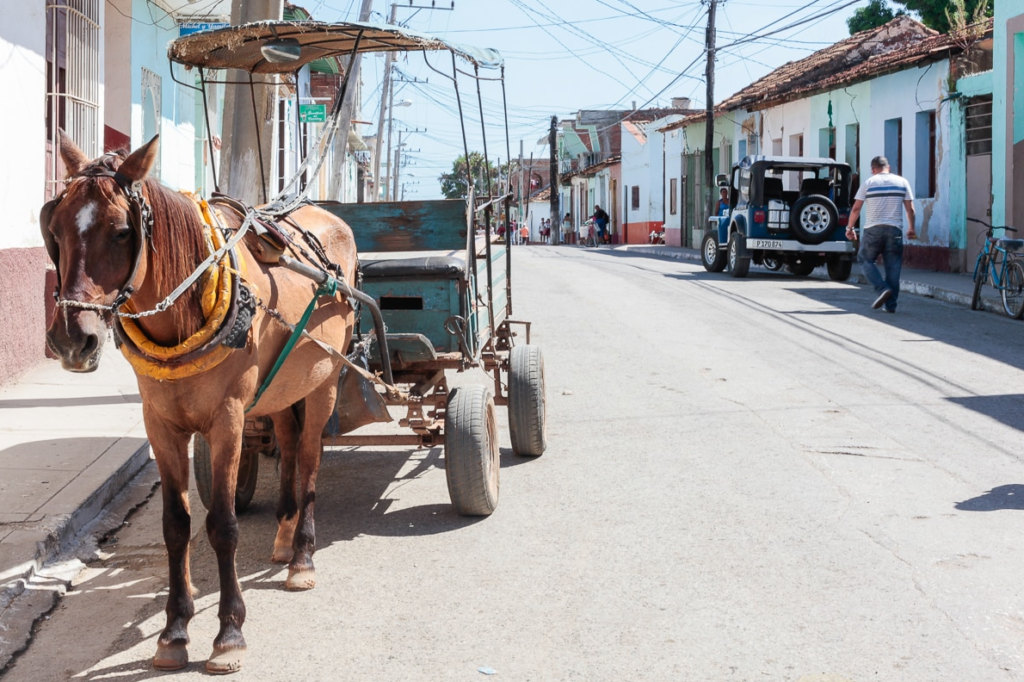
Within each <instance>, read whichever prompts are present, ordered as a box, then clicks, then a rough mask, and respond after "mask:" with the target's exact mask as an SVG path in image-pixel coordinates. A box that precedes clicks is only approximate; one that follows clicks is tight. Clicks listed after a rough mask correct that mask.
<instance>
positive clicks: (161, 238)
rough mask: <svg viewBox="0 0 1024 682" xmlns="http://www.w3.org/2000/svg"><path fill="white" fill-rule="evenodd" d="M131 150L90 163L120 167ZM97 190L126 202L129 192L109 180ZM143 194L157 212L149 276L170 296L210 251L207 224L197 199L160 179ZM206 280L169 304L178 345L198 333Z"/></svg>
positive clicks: (161, 292)
mask: <svg viewBox="0 0 1024 682" xmlns="http://www.w3.org/2000/svg"><path fill="white" fill-rule="evenodd" d="M127 156H128V153H127V152H126V151H125V150H123V149H119V150H116V151H114V152H111V153H109V154H105V155H104V156H102V157H100V158H99V159H97V160H96V161H94V162H92V163H91V164H90V165H89V167H90V168H95V167H105V168H107V169H108V170H111V171H116V170H117V169H118V168H119V167H120V166H121V163H122V162H123V161H124V160H125V158H127ZM96 185H97V189H98V191H99V192H100V193H101V194H102V195H103V196H104V198H105V199H107V200H109V201H115V202H118V203H119V204H123V205H124V206H125V207H126V208H127V204H126V202H125V198H124V195H123V194H122V193H121V192H119V191H117V190H116V189H115V187H116V186H115V185H114V184H113V183H109V182H103V183H96ZM143 188H144V194H145V196H146V200H147V201H148V202H149V205H150V208H151V209H152V210H153V234H152V242H151V245H150V246H151V248H150V252H149V266H148V273H147V278H152V283H153V285H154V286H155V287H156V291H157V294H158V295H159V296H161V297H164V296H167V295H168V294H170V293H171V292H172V291H174V289H175V288H177V286H178V285H179V284H181V283H182V282H183V281H185V279H186V278H187V277H188V276H189V275H191V274H192V272H193V271H194V270H195V268H196V266H197V265H199V264H200V263H201V262H202V261H203V260H204V259H205V258H206V256H207V255H208V252H207V247H206V239H205V237H204V235H203V222H202V219H201V218H200V216H199V212H198V211H197V210H196V206H195V203H194V202H193V201H192V200H191V199H189V198H188V197H186V196H185V195H183V194H181V193H179V192H172V191H171V190H169V189H167V188H166V187H164V186H163V185H162V184H160V182H159V181H157V180H152V179H147V180H146V181H145V182H144V183H143ZM202 284H203V279H202V278H200V280H199V281H198V282H197V283H196V284H194V285H192V287H191V288H190V289H189V290H188V291H187V292H186V293H185V294H183V295H182V297H181V298H179V299H178V301H177V302H176V303H175V304H174V306H172V307H171V308H170V311H169V312H170V313H171V314H173V315H174V321H175V326H176V327H177V328H178V333H179V338H178V341H177V342H178V343H180V342H181V341H183V340H184V339H187V338H188V337H189V336H191V335H192V334H194V333H196V332H197V331H199V328H200V327H201V326H202V324H203V321H204V320H203V313H202V305H201V302H200V301H201V292H202Z"/></svg>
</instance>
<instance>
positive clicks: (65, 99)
mask: <svg viewBox="0 0 1024 682" xmlns="http://www.w3.org/2000/svg"><path fill="white" fill-rule="evenodd" d="M100 2H101V0H50V2H48V3H47V5H46V74H47V85H46V138H47V142H48V144H47V153H48V158H47V164H46V197H47V199H51V198H53V197H54V196H56V195H57V193H58V184H59V183H60V182H61V181H62V180H63V179H64V177H63V176H64V169H63V165H62V163H61V161H60V154H59V153H58V151H57V133H58V130H63V131H64V132H65V133H67V134H68V135H69V136H70V137H71V139H72V140H74V142H75V144H77V145H78V147H79V148H80V149H81V150H82V152H84V153H85V155H86V156H88V157H89V158H95V157H97V156H99V155H100V152H101V149H100V147H101V141H102V139H103V138H102V123H103V122H102V120H101V118H100V80H101V73H100V69H101V68H102V67H101V64H100V46H101V44H102V39H103V36H102V34H101V32H100V23H99V17H100Z"/></svg>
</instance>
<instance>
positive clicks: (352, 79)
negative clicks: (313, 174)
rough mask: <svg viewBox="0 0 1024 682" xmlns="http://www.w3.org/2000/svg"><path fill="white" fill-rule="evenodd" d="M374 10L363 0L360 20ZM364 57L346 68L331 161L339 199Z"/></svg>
mask: <svg viewBox="0 0 1024 682" xmlns="http://www.w3.org/2000/svg"><path fill="white" fill-rule="evenodd" d="M372 10H373V0H363V6H362V7H361V8H360V9H359V21H362V22H367V21H369V20H370V12H371V11H372ZM361 59H362V57H361V56H360V55H358V54H356V55H352V57H351V58H350V59H349V63H348V64H347V65H346V66H345V69H346V70H347V71H349V73H348V74H346V75H345V80H346V83H347V89H346V90H345V99H344V100H342V102H341V121H340V125H339V126H338V133H337V135H336V136H335V138H334V159H333V160H332V163H331V189H330V196H329V197H328V198H330V199H336V200H337V201H343V200H344V194H345V180H346V179H347V178H346V176H345V174H344V173H343V172H342V171H343V170H344V169H345V165H346V163H345V161H346V159H348V133H349V130H351V129H352V112H353V111H355V108H356V107H355V103H356V95H357V94H358V93H359V91H360V88H359V62H360V61H361Z"/></svg>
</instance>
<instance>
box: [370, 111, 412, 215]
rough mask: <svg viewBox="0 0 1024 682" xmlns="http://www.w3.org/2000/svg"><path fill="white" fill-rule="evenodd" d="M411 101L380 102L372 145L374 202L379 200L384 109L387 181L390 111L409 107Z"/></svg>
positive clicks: (386, 194) (387, 189)
mask: <svg viewBox="0 0 1024 682" xmlns="http://www.w3.org/2000/svg"><path fill="white" fill-rule="evenodd" d="M411 106H412V100H408V99H403V100H402V101H401V102H386V103H385V102H383V101H382V102H381V106H380V118H379V119H378V123H377V140H376V141H375V142H374V145H373V180H374V182H375V183H376V185H375V186H374V192H373V195H374V200H375V201H376V200H380V166H381V163H380V152H381V142H382V141H383V139H384V109H387V111H388V171H389V172H388V179H390V178H391V173H390V170H391V110H392V109H394V108H395V107H411ZM389 185H390V182H388V181H385V182H384V198H385V199H388V198H390V194H389Z"/></svg>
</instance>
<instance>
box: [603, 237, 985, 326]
mask: <svg viewBox="0 0 1024 682" xmlns="http://www.w3.org/2000/svg"><path fill="white" fill-rule="evenodd" d="M620 248H621V247H620ZM623 250H624V251H626V252H628V253H634V254H637V255H639V256H657V257H660V258H673V259H675V260H684V261H693V262H697V263H699V262H700V254H698V253H690V252H688V251H675V250H670V249H659V248H657V247H653V248H651V247H642V248H639V249H631V248H629V247H628V246H626V248H624V249H623ZM847 283H848V284H849V283H853V284H859V285H867V283H868V281H867V280H866V279H864V275H861V274H859V273H857V274H854V275H853V276H852V277H851V278H850V280H849V282H847ZM900 293H901V294H902V293H907V294H913V295H915V296H921V297H923V298H932V299H935V300H936V301H942V302H944V303H951V304H953V305H958V306H964V307H967V308H970V307H971V296H968V295H967V294H964V293H961V292H959V291H952V290H950V289H943V288H941V287H936V286H934V285H932V284H924V283H922V282H915V281H913V280H908V279H900ZM981 308H982V309H983V310H985V311H987V312H990V313H997V314H1000V315H1002V314H1005V311H1004V310H1003V306H1002V301H1001V300H999V299H991V298H988V297H986V296H982V298H981Z"/></svg>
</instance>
